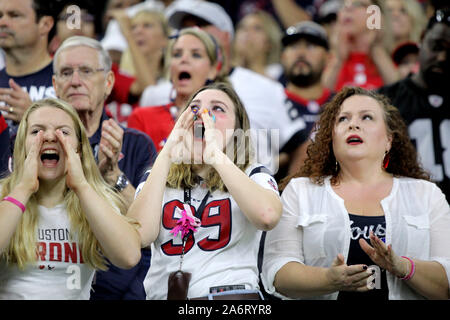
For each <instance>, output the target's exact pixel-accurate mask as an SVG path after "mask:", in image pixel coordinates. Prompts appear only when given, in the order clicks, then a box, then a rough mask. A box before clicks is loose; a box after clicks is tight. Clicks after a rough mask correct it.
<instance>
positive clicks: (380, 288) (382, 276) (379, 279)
mask: <svg viewBox="0 0 450 320" xmlns="http://www.w3.org/2000/svg"><path fill="white" fill-rule="evenodd" d="M349 216H350V227H351V240H350V249H349V252H348V259H347V265H349V266H350V265H354V264H365V265H367V266H368V267H369V269H371V270H375V273H374V275H373V276H372V277H371V278H370V280H373V281H374V283H371V284H369V285H374V289H372V290H369V291H367V292H350V291H340V292H339V295H338V300H361V299H362V300H367V299H370V300H371V301H372V300H388V296H389V290H388V286H387V279H386V270H383V269H381V268H380V267H379V266H377V265H376V264H375V263H374V262H373V261H372V260H371V259H370V258H369V256H368V255H367V254H366V253H365V252H364V251H363V250H362V249H361V245H360V244H359V239H365V240H366V241H368V242H369V244H370V239H369V235H370V231H373V233H374V234H375V235H376V236H377V237H378V238H380V239H381V240H383V241H384V239H385V236H386V219H385V217H384V216H377V217H366V216H358V215H354V214H349ZM373 281H371V282H373Z"/></svg>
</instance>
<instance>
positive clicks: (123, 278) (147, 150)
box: [89, 111, 157, 300]
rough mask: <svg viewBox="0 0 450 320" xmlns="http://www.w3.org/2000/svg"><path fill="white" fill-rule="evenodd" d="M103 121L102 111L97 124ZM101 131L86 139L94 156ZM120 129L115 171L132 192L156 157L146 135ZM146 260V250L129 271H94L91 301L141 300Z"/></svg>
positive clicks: (148, 261) (147, 262)
mask: <svg viewBox="0 0 450 320" xmlns="http://www.w3.org/2000/svg"><path fill="white" fill-rule="evenodd" d="M107 119H109V118H108V116H107V115H106V112H105V111H104V112H103V115H102V119H101V122H103V121H104V120H107ZM101 122H100V123H101ZM101 127H102V126H101V125H100V126H99V128H98V130H97V131H96V132H95V134H94V135H93V136H91V137H90V138H89V142H90V143H91V147H92V150H93V152H94V155H96V154H97V152H98V148H99V143H100V138H101V131H102V129H101ZM122 129H123V130H124V135H123V143H122V154H121V156H120V157H121V159H120V160H119V169H120V170H121V171H122V172H123V173H125V175H126V176H127V178H128V180H130V183H131V184H132V185H133V186H134V187H135V188H136V187H137V186H138V185H139V182H140V181H141V179H142V176H143V175H144V173H145V172H146V171H147V170H148V169H149V167H150V166H151V165H152V164H153V162H154V160H155V158H156V155H157V153H156V149H155V146H154V144H153V141H152V140H151V139H150V138H149V136H148V135H146V134H145V133H143V132H141V131H138V130H135V129H131V128H125V127H122ZM150 256H151V254H150V249H142V250H141V260H140V261H139V263H138V264H137V265H136V266H135V267H133V268H131V269H128V270H125V269H121V268H118V267H116V266H114V265H112V264H111V265H110V266H109V270H108V271H97V273H96V278H95V283H94V284H93V285H92V289H93V291H92V292H91V300H145V296H146V295H145V290H144V279H145V276H146V274H147V272H148V269H149V268H150Z"/></svg>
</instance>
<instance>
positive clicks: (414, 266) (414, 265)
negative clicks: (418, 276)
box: [400, 256, 416, 281]
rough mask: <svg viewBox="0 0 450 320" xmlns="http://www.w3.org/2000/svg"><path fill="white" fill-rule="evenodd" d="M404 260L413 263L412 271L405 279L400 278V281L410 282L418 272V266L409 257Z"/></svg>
mask: <svg viewBox="0 0 450 320" xmlns="http://www.w3.org/2000/svg"><path fill="white" fill-rule="evenodd" d="M402 258H405V259H407V260H408V261H409V262H410V263H411V270H409V273H408V274H407V275H406V276H404V277H403V278H400V280H405V281H408V280H409V279H411V278H412V277H413V276H414V273H415V272H416V264H415V263H414V261H412V260H411V259H410V258H408V257H405V256H402Z"/></svg>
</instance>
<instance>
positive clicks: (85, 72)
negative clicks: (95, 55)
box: [56, 67, 105, 81]
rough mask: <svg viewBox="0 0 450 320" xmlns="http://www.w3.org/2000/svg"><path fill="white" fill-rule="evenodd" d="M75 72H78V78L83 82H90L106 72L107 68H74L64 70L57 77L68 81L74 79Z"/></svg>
mask: <svg viewBox="0 0 450 320" xmlns="http://www.w3.org/2000/svg"><path fill="white" fill-rule="evenodd" d="M75 71H77V72H78V76H79V77H80V78H81V79H82V80H89V79H90V78H92V76H93V75H94V74H96V73H97V72H100V71H105V68H100V69H92V68H90V67H78V68H75V69H74V68H64V69H62V70H61V71H60V72H58V73H57V74H56V76H57V77H58V78H59V79H61V80H63V81H68V80H71V79H72V77H73V74H74V73H75Z"/></svg>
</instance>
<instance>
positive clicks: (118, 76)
mask: <svg viewBox="0 0 450 320" xmlns="http://www.w3.org/2000/svg"><path fill="white" fill-rule="evenodd" d="M111 71H112V72H113V73H114V77H115V81H114V87H113V89H112V91H111V94H110V95H109V97H108V99H107V100H106V105H107V111H108V112H109V114H111V116H112V118H114V119H115V120H117V121H118V122H120V123H121V124H122V125H125V126H126V123H127V120H128V117H129V116H130V114H131V112H132V110H133V109H135V108H136V107H137V103H134V104H131V103H130V102H129V94H130V88H131V85H132V84H133V82H134V81H135V80H136V78H135V77H132V76H129V75H127V74H125V73H123V72H121V71H120V70H119V66H118V65H117V64H114V63H113V65H112V66H111Z"/></svg>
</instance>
